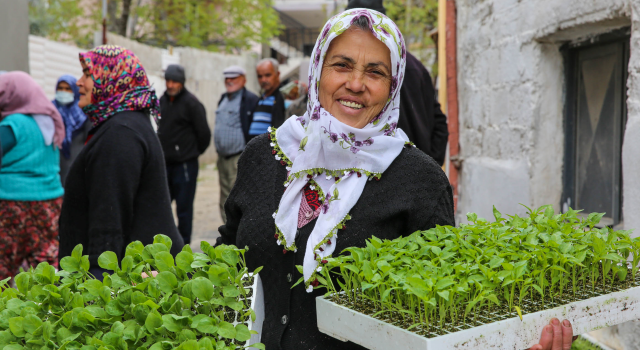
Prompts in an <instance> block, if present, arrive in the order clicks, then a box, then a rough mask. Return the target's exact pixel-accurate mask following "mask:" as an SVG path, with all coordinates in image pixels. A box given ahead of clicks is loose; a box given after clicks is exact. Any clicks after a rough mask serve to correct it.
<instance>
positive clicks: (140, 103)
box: [80, 45, 160, 126]
mask: <svg viewBox="0 0 640 350" xmlns="http://www.w3.org/2000/svg"><path fill="white" fill-rule="evenodd" d="M80 61H81V62H84V63H85V64H86V65H87V67H88V68H89V70H90V71H91V76H92V78H93V91H92V93H91V104H90V105H88V106H85V107H84V108H82V110H83V112H84V113H85V114H86V115H87V117H89V118H90V119H91V121H92V122H93V125H94V126H96V125H98V124H100V123H102V122H104V121H105V120H106V119H108V118H109V117H111V116H112V115H114V114H116V113H119V112H123V111H139V110H142V111H148V112H149V113H150V114H151V115H152V116H153V117H154V118H155V119H156V122H157V119H158V118H159V117H160V105H159V103H158V98H157V96H156V92H155V90H154V89H153V88H152V87H151V86H149V79H148V78H147V73H146V72H145V71H144V67H142V65H141V64H140V60H139V59H138V57H136V55H134V54H133V52H131V51H129V50H127V49H125V48H123V47H120V46H115V45H102V46H98V47H96V48H95V49H93V50H91V51H89V52H85V53H80Z"/></svg>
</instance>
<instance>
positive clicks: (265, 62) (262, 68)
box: [247, 58, 284, 141]
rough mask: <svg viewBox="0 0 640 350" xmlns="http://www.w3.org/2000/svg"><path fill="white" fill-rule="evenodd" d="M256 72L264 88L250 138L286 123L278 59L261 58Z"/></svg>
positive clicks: (250, 130) (252, 123) (261, 86)
mask: <svg viewBox="0 0 640 350" xmlns="http://www.w3.org/2000/svg"><path fill="white" fill-rule="evenodd" d="M256 73H257V74H258V83H260V88H262V96H261V97H260V101H258V106H256V110H255V111H254V112H253V118H252V122H251V126H250V127H249V139H252V138H254V137H256V136H258V135H261V134H264V133H266V132H267V129H268V128H269V127H270V126H273V127H276V128H277V127H280V125H282V123H284V96H282V93H281V92H280V89H279V87H280V71H278V61H276V60H275V59H273V58H265V59H262V60H260V61H259V62H258V64H257V65H256ZM247 141H249V140H247Z"/></svg>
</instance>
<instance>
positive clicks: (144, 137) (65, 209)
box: [58, 112, 184, 268]
mask: <svg viewBox="0 0 640 350" xmlns="http://www.w3.org/2000/svg"><path fill="white" fill-rule="evenodd" d="M90 135H92V136H91V139H90V140H89V142H87V144H86V146H85V147H84V148H83V149H82V151H81V152H80V154H78V157H77V158H76V160H75V161H74V162H73V165H72V166H71V169H70V170H69V174H68V175H67V182H66V183H65V188H64V190H65V191H64V192H65V193H64V202H63V203H62V212H61V214H60V234H59V236H60V251H59V253H58V257H59V258H60V259H62V258H63V257H65V256H68V255H71V251H72V250H73V248H74V247H75V246H76V245H77V244H82V245H83V247H84V251H83V254H84V255H89V261H90V262H91V267H92V268H94V267H98V263H97V261H98V257H99V256H100V254H102V253H103V252H105V251H108V250H110V251H113V252H115V253H116V254H117V255H118V258H119V259H122V258H123V257H124V250H125V248H126V246H127V244H129V243H130V242H133V241H141V242H142V243H143V244H145V245H146V244H150V243H153V237H154V236H155V235H157V234H159V233H162V234H165V235H167V236H169V237H170V238H171V240H172V241H173V247H172V249H171V252H172V253H173V254H177V253H178V252H180V250H181V249H182V246H183V245H184V244H183V243H182V237H181V236H180V234H179V233H178V230H177V228H176V225H175V223H174V221H173V213H172V211H171V201H170V199H169V188H168V185H167V175H166V170H165V163H164V159H163V156H162V149H161V147H160V142H158V138H157V137H156V135H155V133H154V131H153V128H152V127H151V121H150V120H149V117H148V116H147V115H145V114H144V113H142V112H121V113H118V114H116V115H114V116H112V117H110V118H109V119H108V120H107V121H105V122H104V123H103V124H101V125H100V126H98V127H97V128H94V129H93V130H91V132H90Z"/></svg>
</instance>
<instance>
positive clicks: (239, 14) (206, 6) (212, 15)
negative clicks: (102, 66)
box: [133, 0, 280, 52]
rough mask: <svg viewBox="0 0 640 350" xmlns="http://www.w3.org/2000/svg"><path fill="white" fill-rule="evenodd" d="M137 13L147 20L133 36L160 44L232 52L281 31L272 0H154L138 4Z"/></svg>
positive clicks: (262, 40)
mask: <svg viewBox="0 0 640 350" xmlns="http://www.w3.org/2000/svg"><path fill="white" fill-rule="evenodd" d="M137 15H138V18H144V19H145V21H144V22H142V23H139V25H138V26H137V28H136V32H135V33H134V34H133V37H134V38H135V39H136V40H138V41H141V42H146V43H150V44H154V45H157V46H167V45H172V46H191V47H197V48H203V49H207V50H211V51H222V50H224V51H228V52H232V51H239V50H242V49H246V48H248V47H249V46H250V45H251V43H253V42H257V43H261V42H265V41H267V40H268V39H269V38H271V37H273V36H275V35H277V34H278V33H279V31H280V23H279V18H278V14H277V12H276V11H275V10H274V9H273V8H272V7H271V0H153V1H152V2H151V3H150V4H148V5H147V6H143V7H140V8H138V9H137ZM149 28H153V30H149Z"/></svg>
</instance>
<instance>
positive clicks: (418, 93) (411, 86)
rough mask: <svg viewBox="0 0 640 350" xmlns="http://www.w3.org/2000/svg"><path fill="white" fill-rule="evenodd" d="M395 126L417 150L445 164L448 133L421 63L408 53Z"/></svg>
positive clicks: (444, 119)
mask: <svg viewBox="0 0 640 350" xmlns="http://www.w3.org/2000/svg"><path fill="white" fill-rule="evenodd" d="M398 127H400V128H401V129H402V131H404V132H405V133H406V134H407V136H409V140H411V141H413V143H415V144H416V147H418V148H419V149H420V150H422V151H423V152H424V153H426V154H428V155H430V156H431V157H432V158H433V159H435V160H436V162H438V164H440V165H442V164H444V158H445V154H446V152H447V141H448V139H449V130H448V129H447V116H446V115H444V113H442V110H440V103H438V100H437V99H436V91H435V89H434V87H433V83H432V82H431V76H430V75H429V72H428V71H427V69H426V68H424V66H423V65H422V63H421V62H420V61H419V60H418V59H417V58H416V57H415V56H413V55H412V54H410V53H409V52H407V66H406V71H405V75H404V82H403V83H402V87H401V88H400V118H399V120H398Z"/></svg>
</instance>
